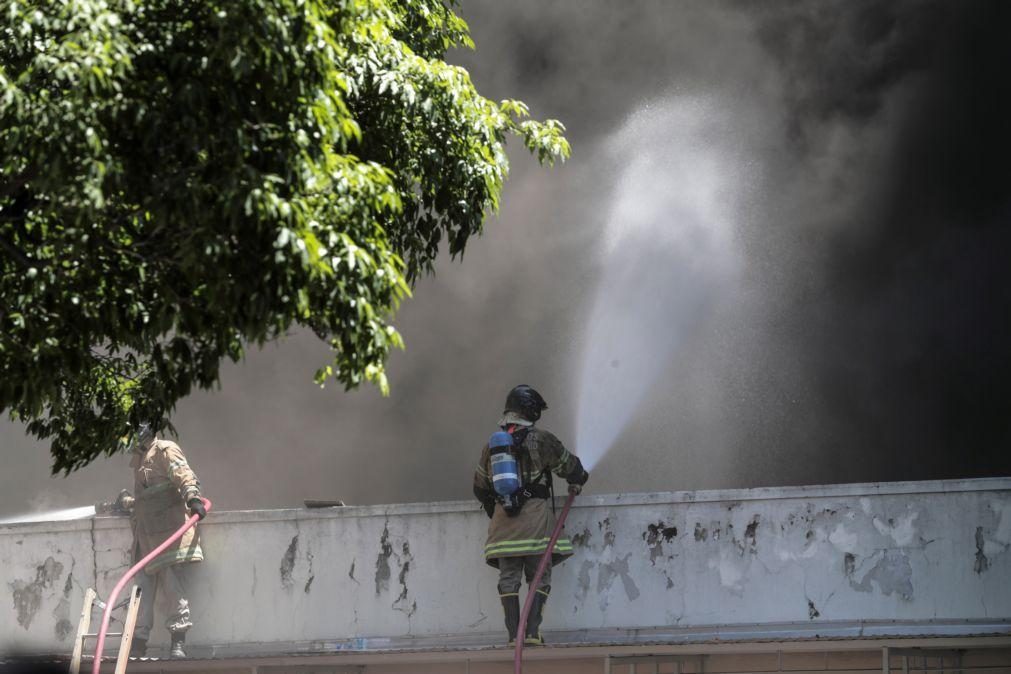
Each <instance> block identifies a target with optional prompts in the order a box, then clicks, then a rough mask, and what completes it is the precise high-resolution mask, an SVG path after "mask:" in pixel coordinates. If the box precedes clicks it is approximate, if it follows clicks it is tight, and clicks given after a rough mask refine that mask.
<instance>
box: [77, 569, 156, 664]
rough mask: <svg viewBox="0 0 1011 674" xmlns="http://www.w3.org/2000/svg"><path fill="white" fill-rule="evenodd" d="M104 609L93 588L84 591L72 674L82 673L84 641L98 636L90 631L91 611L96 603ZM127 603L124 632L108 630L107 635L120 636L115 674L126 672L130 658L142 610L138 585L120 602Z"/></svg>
mask: <svg viewBox="0 0 1011 674" xmlns="http://www.w3.org/2000/svg"><path fill="white" fill-rule="evenodd" d="M96 604H97V605H98V607H99V608H102V609H104V608H105V605H104V604H103V603H102V602H101V601H99V600H98V593H96V592H95V590H93V589H92V588H90V587H89V588H88V589H87V590H85V592H84V606H83V607H82V608H81V622H79V623H78V625H77V638H76V639H75V640H74V654H73V656H72V657H71V658H70V674H80V671H81V657H82V655H83V654H84V642H85V641H86V640H88V639H92V638H94V637H97V636H98V633H97V632H88V630H89V629H91V612H92V610H93V609H94V608H95V605H96ZM122 605H126V606H127V609H126V619H125V620H124V621H123V631H122V632H106V634H105V636H106V637H119V638H120V639H119V653H117V654H116V670H115V674H124V672H126V663H127V662H128V661H129V659H130V644H131V643H132V642H133V629H134V627H135V626H136V625H137V613H138V611H139V610H140V588H139V587H137V586H136V585H134V586H133V590H131V591H130V597H129V598H128V599H127V600H126V601H125V602H123V604H119V605H117V606H116V608H119V606H122Z"/></svg>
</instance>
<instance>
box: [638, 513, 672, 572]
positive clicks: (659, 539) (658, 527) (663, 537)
mask: <svg viewBox="0 0 1011 674" xmlns="http://www.w3.org/2000/svg"><path fill="white" fill-rule="evenodd" d="M677 535H678V528H677V527H669V526H667V525H666V523H664V521H663V520H658V521H657V523H656V524H649V525H647V526H646V531H644V532H642V539H643V540H644V541H646V547H647V548H649V562H650V564H652V565H653V566H656V560H657V559H659V558H661V557H663V544H664V543H665V542H667V543H669V542H671V541H672V540H674V537H675V536H677Z"/></svg>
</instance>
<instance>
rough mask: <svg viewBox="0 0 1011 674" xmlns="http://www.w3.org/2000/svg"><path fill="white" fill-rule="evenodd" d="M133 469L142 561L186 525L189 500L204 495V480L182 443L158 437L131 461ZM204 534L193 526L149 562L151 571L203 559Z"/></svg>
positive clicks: (136, 538) (136, 550) (137, 550)
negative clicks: (180, 444) (184, 450)
mask: <svg viewBox="0 0 1011 674" xmlns="http://www.w3.org/2000/svg"><path fill="white" fill-rule="evenodd" d="M130 467H131V468H133V488H134V492H133V493H134V496H135V498H136V501H135V502H134V506H133V517H132V521H131V524H132V526H133V554H134V560H135V561H138V560H140V559H141V558H143V557H144V556H145V555H147V554H148V553H149V552H151V551H152V550H154V549H155V548H156V547H158V546H159V545H161V543H162V542H163V541H164V540H165V539H166V538H168V537H169V536H171V535H172V533H174V532H175V531H176V530H177V529H178V528H179V527H181V526H182V525H183V523H184V522H185V521H186V519H187V518H188V517H189V508H188V507H187V506H186V502H187V501H189V500H190V499H192V498H194V497H197V496H200V481H199V480H198V479H197V476H196V474H195V473H194V472H193V469H191V468H190V466H189V464H188V463H187V462H186V457H185V456H184V455H183V452H182V450H181V449H179V445H177V444H176V443H174V442H170V441H168V440H161V439H155V440H154V441H153V442H152V443H151V445H150V446H149V447H148V448H147V450H146V451H143V452H137V453H135V454H134V455H133V458H132V459H131V461H130ZM203 558H204V553H203V551H202V550H201V549H200V536H199V534H198V533H197V528H196V527H191V528H190V529H189V530H188V531H187V532H186V533H185V534H183V535H182V538H180V539H179V540H178V541H176V542H175V543H173V544H172V545H170V546H169V547H168V548H167V549H165V550H164V551H163V552H162V553H161V554H160V555H158V556H157V557H155V558H154V559H152V560H151V562H150V563H148V565H147V568H146V571H147V573H149V574H155V573H158V571H160V570H161V569H163V568H165V567H167V566H171V565H173V564H182V563H185V562H200V561H203Z"/></svg>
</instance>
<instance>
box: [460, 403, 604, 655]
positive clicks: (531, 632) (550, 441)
mask: <svg viewBox="0 0 1011 674" xmlns="http://www.w3.org/2000/svg"><path fill="white" fill-rule="evenodd" d="M547 407H548V406H547V404H546V403H545V402H544V399H543V398H542V397H541V396H540V394H539V393H537V391H535V390H534V389H532V388H531V387H529V386H526V385H521V386H517V387H516V388H514V389H513V390H512V391H510V392H509V395H508V396H507V398H506V404H505V411H504V412H503V416H502V418H501V419H500V420H499V426H500V427H501V428H502V430H503V431H505V433H508V434H509V436H510V437H509V438H506V439H505V440H504V441H503V440H501V438H502V436H503V435H504V434H503V433H496V434H495V435H494V436H492V438H493V439H492V441H491V442H490V443H489V444H488V445H485V447H484V451H483V452H482V453H481V461H480V463H479V464H478V467H477V470H476V471H475V473H474V495H475V496H476V497H477V499H478V500H479V501H480V502H481V504H482V505H483V506H484V509H485V512H487V513H488V516H489V517H490V518H491V522H490V523H489V524H488V540H487V542H486V544H485V546H484V556H485V561H486V562H487V563H488V564H489V565H490V566H494V567H496V568H498V570H499V582H498V591H499V596H500V597H501V599H502V608H503V610H504V612H505V624H506V630H507V631H508V632H509V643H510V644H512V643H514V641H515V639H516V630H517V629H518V627H519V621H520V596H519V591H520V584H521V581H522V579H523V577H524V576H526V579H527V583H528V584H529V583H530V582H532V581H533V577H534V574H535V573H536V572H537V565H538V563H539V562H540V558H541V556H542V555H543V554H544V552H545V550H546V548H547V545H548V541H549V539H550V536H551V531H552V529H554V526H555V512H554V502H553V500H552V496H553V485H552V477H551V474H552V473H554V474H555V475H557V476H559V477H561V478H563V479H564V480H565V481H566V482H568V484H569V491H570V492H572V493H577V494H578V493H579V490H580V489H581V487H582V485H583V484H585V483H586V480H587V479H588V478H589V474H588V473H587V472H586V471H585V470H584V469H583V464H582V463H580V461H579V457H577V456H575V455H574V454H571V453H569V452H568V450H566V449H565V447H564V445H562V443H561V441H560V440H559V439H558V438H556V437H555V436H554V435H552V434H551V433H549V432H548V431H546V430H543V429H541V428H538V427H537V426H536V425H535V423H536V422H537V420H538V419H539V418H540V416H541V411H543V410H545V409H547ZM510 440H511V442H510ZM506 443H508V444H511V448H510V449H511V455H510V457H509V459H508V461H509V463H508V465H510V466H512V465H515V467H516V473H515V474H512V473H509V474H508V479H510V480H513V479H516V477H518V479H519V484H520V486H519V487H518V489H517V490H516V492H515V493H513V494H511V495H509V496H504V495H503V494H502V493H501V488H500V489H499V490H498V491H497V490H496V482H497V481H498V478H499V477H502V475H496V474H494V469H493V466H492V463H493V449H494V450H495V451H500V450H501V449H503V448H501V447H499V445H502V444H506ZM490 445H495V447H494V448H492V447H491V446H490ZM513 457H514V458H515V463H514V464H513V463H512V458H513ZM510 470H511V469H510ZM570 555H572V542H571V541H570V540H569V539H568V538H564V537H562V538H559V539H558V541H557V542H556V543H555V547H554V549H553V550H552V553H551V564H550V565H548V567H547V569H546V570H545V572H544V575H543V577H542V578H541V582H540V586H539V587H538V588H536V593H535V594H534V597H533V605H532V606H531V609H530V616H529V618H528V621H527V626H526V634H524V635H523V641H524V643H525V644H532V645H533V644H541V643H543V639H542V637H541V631H540V625H541V617H542V615H543V611H544V604H545V602H546V601H547V598H548V594H549V593H550V592H551V567H552V566H553V565H555V564H558V563H560V562H562V561H564V560H565V559H566V558H567V557H569V556H570Z"/></svg>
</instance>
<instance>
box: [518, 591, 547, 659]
mask: <svg viewBox="0 0 1011 674" xmlns="http://www.w3.org/2000/svg"><path fill="white" fill-rule="evenodd" d="M547 600H548V594H547V592H545V591H544V590H537V592H534V596H533V598H532V599H531V600H530V601H532V602H533V604H532V605H531V606H530V615H529V616H528V617H527V629H526V634H525V635H523V643H524V644H526V645H528V646H540V645H541V644H543V643H544V638H543V637H542V636H541V617H542V614H543V611H544V602H546V601H547Z"/></svg>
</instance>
